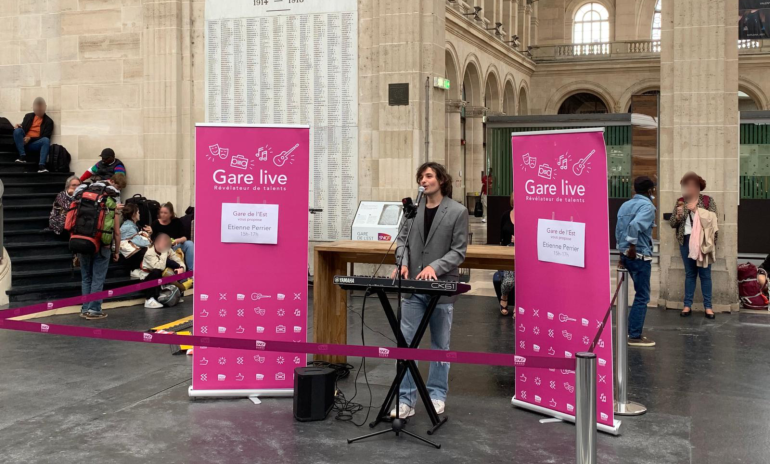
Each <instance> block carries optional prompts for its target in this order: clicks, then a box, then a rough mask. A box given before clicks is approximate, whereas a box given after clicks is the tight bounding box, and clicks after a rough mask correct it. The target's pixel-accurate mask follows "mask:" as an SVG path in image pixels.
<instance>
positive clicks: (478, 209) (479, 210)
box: [473, 198, 484, 217]
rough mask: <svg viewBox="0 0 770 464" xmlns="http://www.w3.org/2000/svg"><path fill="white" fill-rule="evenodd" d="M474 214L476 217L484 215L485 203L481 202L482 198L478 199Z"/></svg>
mask: <svg viewBox="0 0 770 464" xmlns="http://www.w3.org/2000/svg"><path fill="white" fill-rule="evenodd" d="M473 215H474V216H475V217H484V205H483V204H482V203H481V198H479V199H478V200H476V206H475V207H474V208H473Z"/></svg>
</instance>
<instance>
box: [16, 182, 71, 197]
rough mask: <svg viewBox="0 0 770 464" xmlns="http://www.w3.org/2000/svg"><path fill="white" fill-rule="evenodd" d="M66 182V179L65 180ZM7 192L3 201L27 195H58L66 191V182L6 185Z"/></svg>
mask: <svg viewBox="0 0 770 464" xmlns="http://www.w3.org/2000/svg"><path fill="white" fill-rule="evenodd" d="M64 181H66V179H65V180H64ZM3 183H4V184H5V192H4V193H3V199H5V198H6V197H8V196H9V195H26V194H37V193H40V194H43V193H53V194H58V193H59V192H61V191H62V190H64V182H58V181H56V182H47V181H46V182H18V183H6V182H5V181H3Z"/></svg>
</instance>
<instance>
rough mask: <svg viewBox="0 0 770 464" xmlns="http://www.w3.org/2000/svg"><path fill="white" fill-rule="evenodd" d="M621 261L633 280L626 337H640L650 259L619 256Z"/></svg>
mask: <svg viewBox="0 0 770 464" xmlns="http://www.w3.org/2000/svg"><path fill="white" fill-rule="evenodd" d="M620 259H621V262H622V263H623V266H625V268H626V269H628V275H630V276H631V280H633V281H634V290H635V291H636V295H634V304H633V305H632V306H631V311H630V313H629V315H628V337H629V338H640V337H641V336H642V329H643V328H644V318H645V317H646V316H647V303H649V302H650V275H651V274H652V261H644V260H642V259H630V258H628V257H626V256H624V255H621V256H620Z"/></svg>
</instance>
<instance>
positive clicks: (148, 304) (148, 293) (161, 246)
mask: <svg viewBox="0 0 770 464" xmlns="http://www.w3.org/2000/svg"><path fill="white" fill-rule="evenodd" d="M166 268H168V269H171V270H173V272H174V273H175V274H181V273H183V272H184V271H185V267H184V262H183V261H182V259H181V258H180V257H179V255H177V254H176V252H174V251H173V250H172V249H171V237H169V236H168V235H166V234H162V233H161V234H158V235H157V236H156V237H155V243H154V244H153V246H151V247H149V248H147V252H146V253H145V254H144V259H143V260H142V267H141V268H140V269H141V273H142V276H143V277H142V280H148V279H149V280H153V279H160V278H161V277H163V273H164V271H166ZM160 291H161V287H160V286H155V287H152V288H148V289H147V290H145V291H144V296H145V298H147V299H146V300H145V302H144V307H145V308H162V307H163V304H161V303H159V302H158V299H157V298H158V296H160Z"/></svg>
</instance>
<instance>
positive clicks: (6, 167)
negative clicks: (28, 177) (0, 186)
mask: <svg viewBox="0 0 770 464" xmlns="http://www.w3.org/2000/svg"><path fill="white" fill-rule="evenodd" d="M8 159H9V158H8V157H7V156H5V155H0V172H2V173H3V174H5V173H10V172H34V173H37V170H38V169H39V167H38V164H37V163H29V162H27V163H16V162H15V161H13V160H10V161H8Z"/></svg>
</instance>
